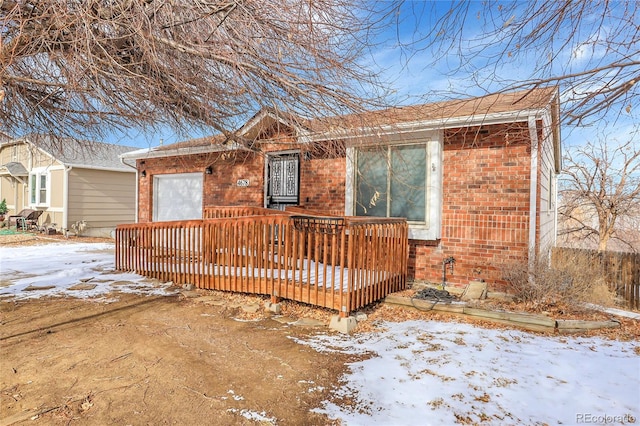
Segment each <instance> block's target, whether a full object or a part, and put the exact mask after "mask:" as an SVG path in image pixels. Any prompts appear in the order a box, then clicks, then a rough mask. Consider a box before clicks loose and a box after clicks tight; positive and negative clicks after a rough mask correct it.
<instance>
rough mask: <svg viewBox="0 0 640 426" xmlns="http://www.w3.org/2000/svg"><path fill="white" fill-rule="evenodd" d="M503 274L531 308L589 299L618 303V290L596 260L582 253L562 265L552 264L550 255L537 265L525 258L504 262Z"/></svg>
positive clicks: (578, 303) (518, 298)
mask: <svg viewBox="0 0 640 426" xmlns="http://www.w3.org/2000/svg"><path fill="white" fill-rule="evenodd" d="M502 275H503V278H504V279H505V281H506V282H507V290H508V292H509V293H511V294H513V295H514V297H515V301H516V302H519V303H522V304H523V305H525V306H526V307H527V308H528V309H529V310H533V311H543V310H549V309H550V308H553V307H554V306H558V305H562V306H568V307H573V308H578V307H581V306H583V305H584V304H585V303H595V304H598V305H602V306H614V305H615V300H616V298H615V292H614V291H612V290H610V289H609V288H608V287H607V284H606V282H605V278H604V275H603V274H602V271H600V270H599V267H598V264H597V263H596V262H590V261H589V260H588V259H586V258H584V257H582V258H578V257H576V258H575V259H571V260H570V261H568V262H565V264H564V265H563V266H562V267H561V268H551V267H550V266H549V262H548V261H547V259H546V258H541V259H539V260H538V261H537V262H536V263H535V264H534V265H533V267H529V265H528V264H527V263H526V262H525V261H522V262H516V263H512V264H507V265H504V266H503V268H502Z"/></svg>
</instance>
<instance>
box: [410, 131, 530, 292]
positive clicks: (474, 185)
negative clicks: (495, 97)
mask: <svg viewBox="0 0 640 426" xmlns="http://www.w3.org/2000/svg"><path fill="white" fill-rule="evenodd" d="M444 141H445V144H444V176H443V211H442V240H441V241H440V244H439V245H438V246H435V245H434V244H433V243H429V242H426V243H425V242H412V244H411V247H410V263H409V266H410V269H411V272H412V274H413V275H414V276H415V278H417V279H422V280H427V281H435V282H441V281H442V261H443V259H445V258H447V257H449V256H453V257H454V258H455V260H456V263H455V265H454V273H453V275H452V276H451V275H450V271H449V270H448V271H447V281H449V282H452V283H459V284H466V283H468V282H469V280H471V279H476V278H482V279H484V280H485V281H487V282H490V283H492V284H493V287H494V288H495V287H500V286H501V285H502V284H503V282H502V280H501V272H500V265H502V264H504V263H509V262H515V261H521V260H523V259H525V261H526V256H527V253H528V239H529V190H530V187H529V184H530V175H529V172H530V168H531V158H530V152H531V150H530V144H529V133H528V128H527V125H526V123H522V124H520V125H509V126H506V125H494V126H483V127H481V128H472V129H450V130H447V131H445V135H444Z"/></svg>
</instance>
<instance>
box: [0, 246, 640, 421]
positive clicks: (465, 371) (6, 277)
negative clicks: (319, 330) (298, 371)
mask: <svg viewBox="0 0 640 426" xmlns="http://www.w3.org/2000/svg"><path fill="white" fill-rule="evenodd" d="M113 250H114V246H113V244H107V243H104V244H92V243H75V244H70V243H64V244H44V245H36V246H26V247H0V298H7V297H11V296H13V297H15V298H18V299H25V298H36V297H42V296H74V297H87V298H88V297H92V298H95V297H101V296H102V297H106V296H108V294H109V293H110V292H111V291H113V290H114V289H117V290H118V291H124V292H139V293H144V294H166V288H167V286H168V284H162V283H157V282H155V281H154V280H148V279H146V278H143V277H141V276H139V275H136V274H128V273H118V272H115V271H114V251H113ZM381 327H382V328H383V329H384V331H382V332H376V333H361V334H357V333H356V334H354V335H351V336H345V335H336V334H318V335H316V336H314V337H311V338H309V339H306V340H297V341H298V342H299V343H300V344H304V345H310V346H311V347H313V348H314V349H316V350H318V351H340V352H345V353H353V354H361V355H363V358H364V359H363V360H362V361H357V362H354V363H352V364H350V365H349V370H350V372H349V373H348V374H346V375H345V376H344V377H343V378H342V382H341V384H340V386H339V387H338V388H337V389H334V390H333V395H332V398H331V401H325V402H324V403H323V404H322V406H321V407H319V408H317V409H316V410H317V411H319V412H322V413H326V414H327V415H328V416H329V417H331V418H335V419H340V420H341V421H342V424H344V425H372V424H378V425H451V424H455V423H458V424H498V425H519V424H540V425H542V424H549V425H552V424H563V425H574V424H632V423H634V422H638V417H640V408H639V407H640V342H638V341H632V342H618V341H611V340H604V339H601V338H575V337H570V336H567V337H545V336H538V335H534V334H529V333H525V332H520V331H514V330H493V329H484V328H480V327H475V326H472V325H469V324H462V323H455V322H445V323H441V322H437V321H406V322H401V323H391V322H385V323H382V324H381ZM242 415H243V416H245V417H246V418H247V419H249V420H252V421H257V422H261V421H262V422H265V421H267V420H268V421H267V423H271V424H277V422H276V420H275V419H272V418H270V417H269V416H268V414H267V413H256V412H253V411H251V410H243V412H242Z"/></svg>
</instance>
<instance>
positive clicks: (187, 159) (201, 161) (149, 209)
mask: <svg viewBox="0 0 640 426" xmlns="http://www.w3.org/2000/svg"><path fill="white" fill-rule="evenodd" d="M141 161H144V164H140V163H141ZM138 163H139V164H138V170H140V171H142V170H145V171H146V174H147V176H146V177H142V176H140V181H139V203H138V221H139V222H150V221H151V220H152V215H153V176H155V175H160V174H174V173H202V174H203V176H204V181H203V194H202V197H203V198H202V201H203V204H204V205H205V206H209V205H218V206H240V205H250V206H259V207H262V205H263V204H262V202H263V201H262V200H263V198H264V196H263V192H264V190H263V187H264V175H263V170H264V157H263V156H262V155H260V154H252V153H243V152H238V153H233V152H226V153H215V154H211V153H210V154H196V155H185V156H179V157H178V156H175V157H166V158H149V159H145V160H139V162H138ZM207 166H211V169H212V173H211V174H210V175H208V174H206V173H205V169H206V168H207ZM238 179H248V180H249V186H248V187H246V188H245V187H238V186H237V181H238Z"/></svg>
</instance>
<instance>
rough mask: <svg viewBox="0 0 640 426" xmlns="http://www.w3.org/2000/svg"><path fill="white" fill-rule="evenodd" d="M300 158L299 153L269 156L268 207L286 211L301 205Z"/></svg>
mask: <svg viewBox="0 0 640 426" xmlns="http://www.w3.org/2000/svg"><path fill="white" fill-rule="evenodd" d="M299 165H300V156H299V154H298V153H288V154H276V155H269V161H268V165H267V168H268V170H267V207H268V208H270V209H278V210H284V209H285V207H286V206H293V205H297V204H299V197H300V167H299Z"/></svg>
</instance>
